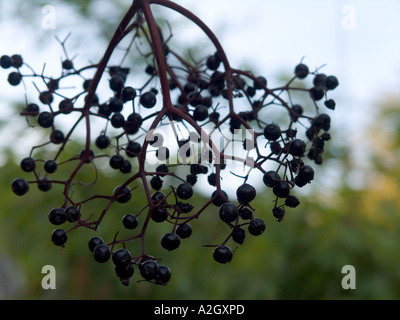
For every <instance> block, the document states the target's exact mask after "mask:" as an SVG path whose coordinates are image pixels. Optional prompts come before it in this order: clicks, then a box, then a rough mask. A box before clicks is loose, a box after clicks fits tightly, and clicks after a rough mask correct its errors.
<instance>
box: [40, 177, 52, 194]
mask: <svg viewBox="0 0 400 320" xmlns="http://www.w3.org/2000/svg"><path fill="white" fill-rule="evenodd" d="M37 186H38V188H39V190H41V191H43V192H47V191H49V190H50V189H51V188H52V186H53V184H52V183H51V180H50V179H49V178H46V177H45V178H41V179H38V184H37Z"/></svg>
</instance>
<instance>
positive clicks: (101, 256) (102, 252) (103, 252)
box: [93, 244, 111, 263]
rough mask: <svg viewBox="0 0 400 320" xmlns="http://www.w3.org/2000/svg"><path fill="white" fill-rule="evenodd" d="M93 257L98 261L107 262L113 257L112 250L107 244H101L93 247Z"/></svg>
mask: <svg viewBox="0 0 400 320" xmlns="http://www.w3.org/2000/svg"><path fill="white" fill-rule="evenodd" d="M93 257H94V260H96V261H97V262H100V263H104V262H107V261H108V260H109V259H110V257H111V250H110V248H109V247H108V246H107V245H106V244H99V245H97V246H96V247H95V248H94V249H93Z"/></svg>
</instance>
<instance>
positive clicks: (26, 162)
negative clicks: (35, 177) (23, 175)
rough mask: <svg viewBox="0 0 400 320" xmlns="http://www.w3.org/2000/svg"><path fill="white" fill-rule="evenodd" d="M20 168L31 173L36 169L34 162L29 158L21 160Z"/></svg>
mask: <svg viewBox="0 0 400 320" xmlns="http://www.w3.org/2000/svg"><path fill="white" fill-rule="evenodd" d="M20 167H21V169H22V170H23V171H25V172H32V171H33V170H35V168H36V162H35V160H34V159H32V158H31V157H27V158H24V159H22V160H21V163H20Z"/></svg>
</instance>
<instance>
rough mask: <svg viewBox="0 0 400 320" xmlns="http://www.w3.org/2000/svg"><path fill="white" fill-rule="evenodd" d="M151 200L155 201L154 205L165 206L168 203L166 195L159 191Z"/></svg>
mask: <svg viewBox="0 0 400 320" xmlns="http://www.w3.org/2000/svg"><path fill="white" fill-rule="evenodd" d="M151 200H152V201H153V204H155V205H158V206H163V205H164V204H165V203H166V202H167V197H166V196H165V194H164V193H162V192H160V191H157V192H154V193H153V194H152V195H151Z"/></svg>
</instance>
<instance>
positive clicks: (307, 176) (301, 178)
mask: <svg viewBox="0 0 400 320" xmlns="http://www.w3.org/2000/svg"><path fill="white" fill-rule="evenodd" d="M313 179H314V169H313V168H312V167H310V166H309V165H303V166H302V167H300V169H299V173H298V174H297V176H296V178H295V183H296V185H297V186H299V187H303V186H305V185H306V184H307V183H309V182H310V181H311V180H313Z"/></svg>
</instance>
